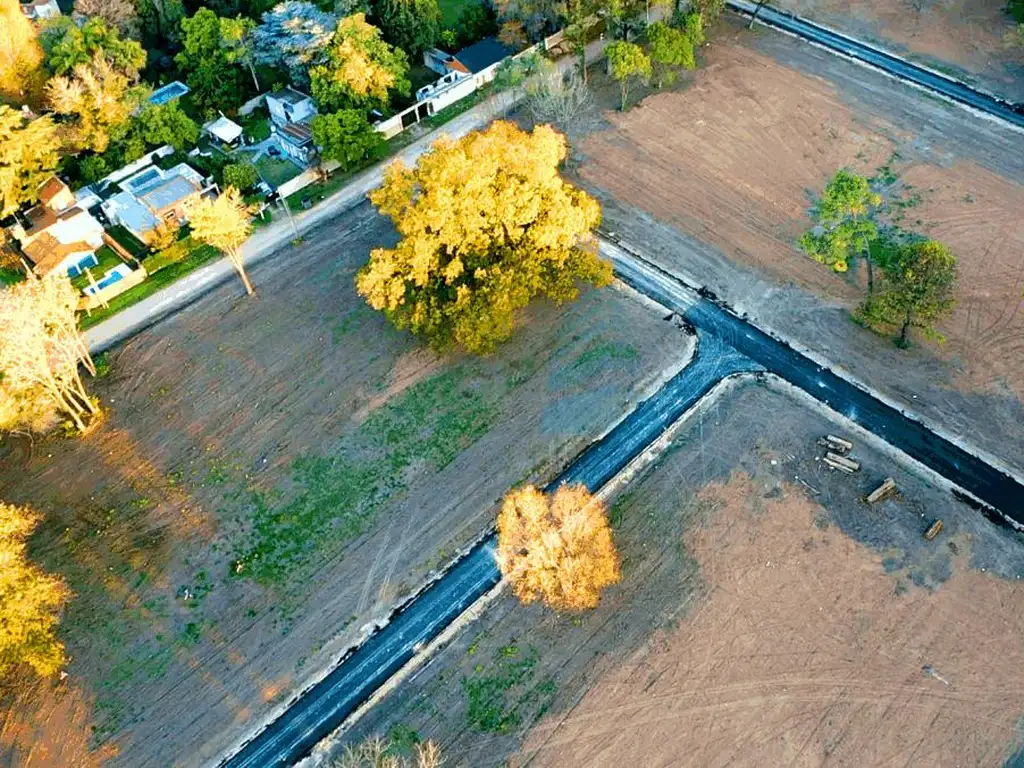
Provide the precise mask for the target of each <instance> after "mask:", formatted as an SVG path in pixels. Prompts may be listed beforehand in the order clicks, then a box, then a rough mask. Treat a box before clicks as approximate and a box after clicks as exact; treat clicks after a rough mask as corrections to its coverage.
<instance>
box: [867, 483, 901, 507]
mask: <svg viewBox="0 0 1024 768" xmlns="http://www.w3.org/2000/svg"><path fill="white" fill-rule="evenodd" d="M895 492H896V481H895V480H893V479H892V478H891V477H887V478H885V481H884V482H883V483H882V484H881V485H880V486H878V487H877V488H875V490H873V491H872V492H871V493H869V494H868V498H867V501H868V504H874V503H875V502H878V501H881V500H882V499H884V498H886V497H887V496H891V495H892V494H893V493H895Z"/></svg>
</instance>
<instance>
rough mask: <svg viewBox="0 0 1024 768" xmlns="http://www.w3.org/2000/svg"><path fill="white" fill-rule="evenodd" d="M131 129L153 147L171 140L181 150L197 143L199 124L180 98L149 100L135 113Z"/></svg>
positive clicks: (131, 158)
mask: <svg viewBox="0 0 1024 768" xmlns="http://www.w3.org/2000/svg"><path fill="white" fill-rule="evenodd" d="M131 132H132V133H133V134H135V135H137V136H138V137H139V138H140V139H141V140H142V141H143V142H144V143H145V145H146V148H147V149H148V148H150V147H162V146H163V145H164V144H170V145H171V146H172V147H174V148H175V149H176V150H178V151H179V152H184V151H186V150H188V149H191V148H192V147H194V146H195V145H196V142H197V141H198V140H199V126H198V125H197V124H196V121H195V120H193V119H192V118H191V117H189V116H188V115H187V114H186V113H185V110H183V109H182V108H181V105H180V104H179V103H178V100H177V99H173V100H172V101H169V102H167V103H166V104H150V103H148V102H147V103H146V104H145V105H144V106H143V107H142V109H140V110H139V112H138V113H137V114H136V115H135V119H134V121H133V123H132V128H131ZM142 154H144V153H140V154H138V155H136V156H135V157H130V158H126V160H127V162H132V161H133V160H137V159H138V158H139V157H141V156H142Z"/></svg>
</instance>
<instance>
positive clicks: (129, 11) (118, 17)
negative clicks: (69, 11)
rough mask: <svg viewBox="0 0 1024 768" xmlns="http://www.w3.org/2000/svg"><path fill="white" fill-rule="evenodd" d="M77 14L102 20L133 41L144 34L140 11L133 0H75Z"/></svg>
mask: <svg viewBox="0 0 1024 768" xmlns="http://www.w3.org/2000/svg"><path fill="white" fill-rule="evenodd" d="M75 14H76V15H78V16H83V17H85V18H87V19H90V18H96V19H102V20H103V21H104V22H105V23H106V25H107V26H108V27H111V28H116V29H117V30H118V31H119V32H120V33H121V35H122V36H124V37H127V38H131V39H132V40H138V39H139V35H140V34H141V33H142V22H141V21H140V20H139V11H138V9H137V8H136V7H135V3H133V2H132V0H75Z"/></svg>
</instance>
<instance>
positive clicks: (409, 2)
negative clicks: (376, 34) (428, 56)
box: [374, 0, 441, 58]
mask: <svg viewBox="0 0 1024 768" xmlns="http://www.w3.org/2000/svg"><path fill="white" fill-rule="evenodd" d="M374 18H376V19H377V21H378V22H379V23H380V28H381V30H383V32H384V37H385V38H386V39H387V40H388V41H389V42H390V43H391V44H392V45H395V46H397V47H399V48H401V49H402V50H403V51H405V52H406V53H407V54H408V55H409V56H410V57H412V58H415V57H418V56H419V55H420V54H421V53H423V51H425V50H426V49H427V48H432V47H433V46H434V44H435V43H436V42H437V38H438V36H439V35H440V34H441V9H440V7H439V6H438V4H437V0H377V8H376V12H375V14H374Z"/></svg>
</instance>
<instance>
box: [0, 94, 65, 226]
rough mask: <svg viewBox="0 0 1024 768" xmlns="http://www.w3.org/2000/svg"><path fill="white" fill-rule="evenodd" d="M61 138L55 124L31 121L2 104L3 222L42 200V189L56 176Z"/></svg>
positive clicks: (0, 212)
mask: <svg viewBox="0 0 1024 768" xmlns="http://www.w3.org/2000/svg"><path fill="white" fill-rule="evenodd" d="M59 149H60V137H59V136H58V135H57V128H56V126H55V125H54V123H53V120H52V119H51V118H50V117H48V116H45V117H38V118H36V119H34V120H27V119H26V118H25V116H24V115H22V114H21V112H18V111H16V110H14V109H11V108H10V107H8V106H7V105H5V104H0V218H2V217H4V216H9V215H10V214H12V213H14V212H15V211H16V210H18V208H20V207H21V206H22V205H23V204H24V203H34V202H36V200H38V199H39V197H38V190H39V185H40V184H42V183H43V182H44V181H46V180H47V179H48V178H49V177H50V176H52V175H53V171H54V170H55V169H56V168H57V162H58V160H59V155H58V150H59Z"/></svg>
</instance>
